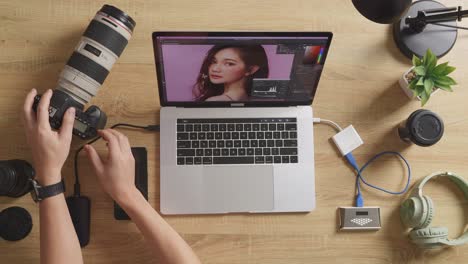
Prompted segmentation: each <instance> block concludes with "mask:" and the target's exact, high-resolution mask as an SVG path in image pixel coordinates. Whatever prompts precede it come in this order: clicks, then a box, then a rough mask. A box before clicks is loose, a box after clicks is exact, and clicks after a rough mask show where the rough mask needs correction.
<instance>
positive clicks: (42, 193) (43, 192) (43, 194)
mask: <svg viewBox="0 0 468 264" xmlns="http://www.w3.org/2000/svg"><path fill="white" fill-rule="evenodd" d="M63 192H65V183H64V182H63V179H62V180H61V181H60V182H58V183H55V184H52V185H48V186H42V187H41V188H39V189H38V193H39V198H40V199H41V200H44V199H46V198H48V197H52V196H55V195H58V194H61V193H63Z"/></svg>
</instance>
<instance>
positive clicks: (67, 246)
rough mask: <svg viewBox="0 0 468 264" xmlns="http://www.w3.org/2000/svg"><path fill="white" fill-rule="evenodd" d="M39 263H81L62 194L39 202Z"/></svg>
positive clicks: (76, 241) (74, 233) (73, 230)
mask: <svg viewBox="0 0 468 264" xmlns="http://www.w3.org/2000/svg"><path fill="white" fill-rule="evenodd" d="M39 215H40V240H41V263H42V264H55V263H59V264H62V263H83V257H82V255H81V248H80V243H79V242H78V237H77V236H76V232H75V228H74V227H73V223H72V220H71V218H70V214H69V212H68V208H67V204H66V202H65V196H64V194H63V193H62V194H59V195H56V196H53V197H49V198H46V199H44V200H43V201H40V202H39Z"/></svg>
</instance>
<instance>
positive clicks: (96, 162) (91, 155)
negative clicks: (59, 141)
mask: <svg viewBox="0 0 468 264" xmlns="http://www.w3.org/2000/svg"><path fill="white" fill-rule="evenodd" d="M84 149H85V151H86V154H87V156H88V159H89V161H90V162H91V165H93V168H94V170H95V171H96V174H100V173H102V172H103V170H104V164H103V162H102V160H101V158H100V157H99V155H98V154H97V152H96V150H95V149H94V148H93V147H92V146H90V145H85V147H84Z"/></svg>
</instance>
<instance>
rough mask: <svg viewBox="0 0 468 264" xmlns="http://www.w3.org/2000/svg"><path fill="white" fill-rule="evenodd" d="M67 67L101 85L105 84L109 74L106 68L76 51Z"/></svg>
mask: <svg viewBox="0 0 468 264" xmlns="http://www.w3.org/2000/svg"><path fill="white" fill-rule="evenodd" d="M67 65H68V66H70V67H73V68H75V69H77V70H78V71H80V72H82V73H84V74H86V75H88V76H89V77H90V78H92V79H94V80H95V81H96V82H98V83H100V84H103V83H104V80H105V79H106V77H107V75H108V74H109V71H108V70H107V69H106V68H104V67H102V66H101V65H100V64H98V63H96V62H95V61H93V60H91V59H90V58H88V57H86V56H84V55H82V54H81V53H78V52H76V51H75V52H73V55H72V56H71V57H70V59H69V60H68V62H67Z"/></svg>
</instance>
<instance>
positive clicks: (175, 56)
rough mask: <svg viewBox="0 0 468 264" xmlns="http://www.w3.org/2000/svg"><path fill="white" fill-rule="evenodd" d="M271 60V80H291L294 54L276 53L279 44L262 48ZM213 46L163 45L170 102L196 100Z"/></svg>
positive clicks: (269, 61)
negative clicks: (198, 83) (195, 90)
mask: <svg viewBox="0 0 468 264" xmlns="http://www.w3.org/2000/svg"><path fill="white" fill-rule="evenodd" d="M262 46H263V48H264V49H265V52H266V54H267V57H268V67H269V69H270V74H269V77H268V78H269V79H289V75H290V73H291V67H292V61H293V57H294V55H293V54H276V47H277V45H262ZM211 47H212V45H162V53H163V60H164V71H165V73H164V74H165V76H166V94H167V101H170V102H186V101H193V97H192V87H193V85H194V84H195V81H196V79H197V76H198V73H199V72H200V67H201V64H202V62H203V59H204V58H205V55H206V53H207V52H208V50H209V49H210V48H211Z"/></svg>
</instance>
